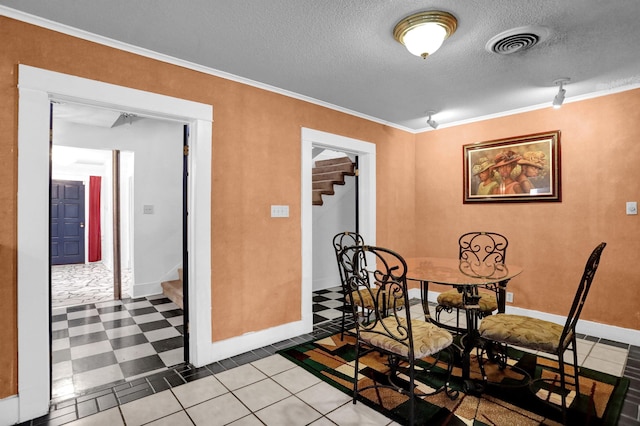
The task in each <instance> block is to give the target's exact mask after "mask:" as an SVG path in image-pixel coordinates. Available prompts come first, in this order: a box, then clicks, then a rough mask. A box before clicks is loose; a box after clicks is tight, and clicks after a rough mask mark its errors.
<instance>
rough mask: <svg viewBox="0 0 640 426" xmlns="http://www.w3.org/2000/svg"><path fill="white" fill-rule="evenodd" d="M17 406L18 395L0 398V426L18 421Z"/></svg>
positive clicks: (18, 404)
mask: <svg viewBox="0 0 640 426" xmlns="http://www.w3.org/2000/svg"><path fill="white" fill-rule="evenodd" d="M19 406H20V399H19V398H18V395H13V396H10V397H8V398H3V399H0V426H9V425H14V424H16V423H18V421H20V419H19V412H20V411H19Z"/></svg>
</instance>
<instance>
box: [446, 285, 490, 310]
mask: <svg viewBox="0 0 640 426" xmlns="http://www.w3.org/2000/svg"><path fill="white" fill-rule="evenodd" d="M478 304H479V305H480V312H493V311H495V310H496V309H498V300H497V299H496V296H495V295H494V294H491V293H486V292H480V300H479V301H478ZM438 305H442V306H447V307H450V308H457V309H464V303H462V293H460V292H458V290H449V291H444V292H442V293H440V294H439V295H438Z"/></svg>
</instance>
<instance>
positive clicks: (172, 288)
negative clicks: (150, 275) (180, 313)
mask: <svg viewBox="0 0 640 426" xmlns="http://www.w3.org/2000/svg"><path fill="white" fill-rule="evenodd" d="M160 285H161V286H162V294H164V295H165V296H166V297H167V298H168V299H169V300H171V301H172V302H173V303H175V304H176V305H178V306H179V307H180V309H184V306H183V304H182V280H173V281H164V282H162V283H160Z"/></svg>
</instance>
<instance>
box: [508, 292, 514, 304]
mask: <svg viewBox="0 0 640 426" xmlns="http://www.w3.org/2000/svg"><path fill="white" fill-rule="evenodd" d="M507 302H509V303H513V293H511V292H510V291H508V292H507Z"/></svg>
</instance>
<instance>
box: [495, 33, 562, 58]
mask: <svg viewBox="0 0 640 426" xmlns="http://www.w3.org/2000/svg"><path fill="white" fill-rule="evenodd" d="M549 33H550V31H549V29H548V28H545V27H536V26H528V27H519V28H513V29H511V30H507V31H504V32H502V33H500V34H498V35H497V36H495V37H492V38H491V40H489V41H488V42H487V44H486V46H485V49H486V50H487V51H489V52H493V53H497V54H499V55H509V54H511V53H515V52H522V51H523V50H527V49H530V48H532V47H533V46H535V45H536V44H538V43H540V42H542V41H544V40H546V39H547V38H548V37H549Z"/></svg>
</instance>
